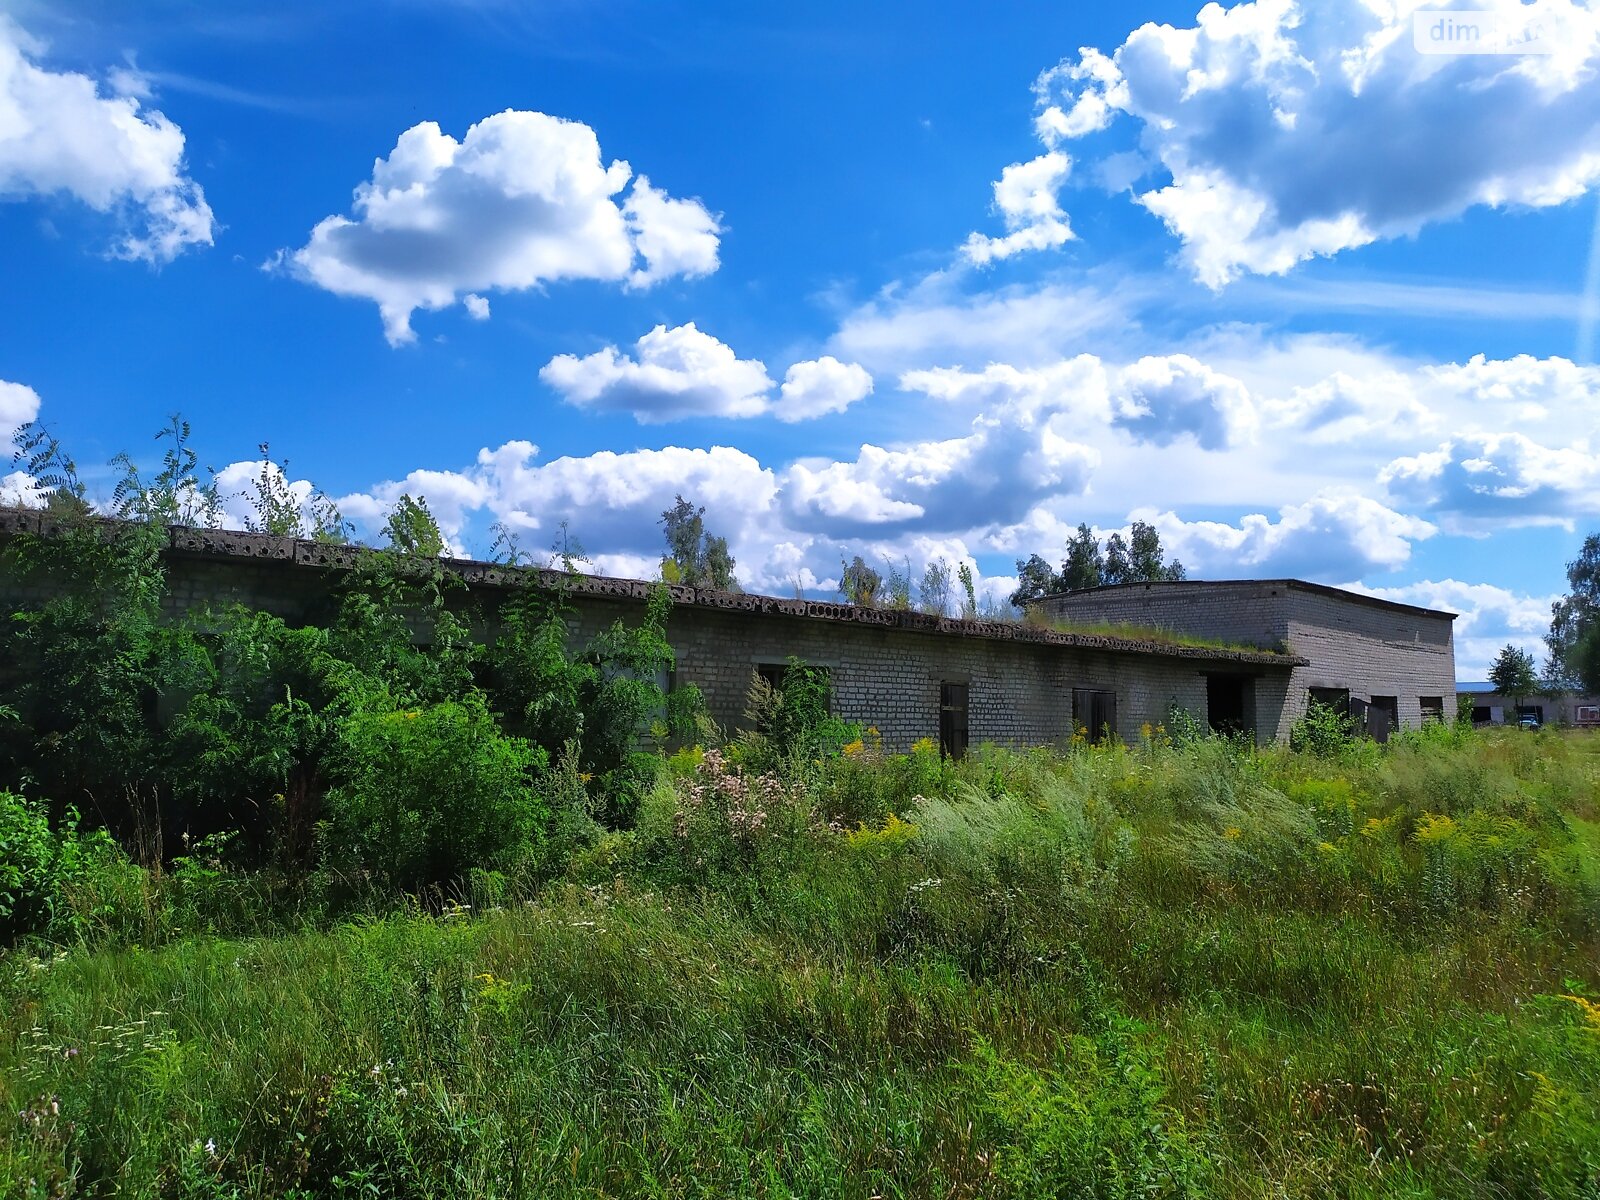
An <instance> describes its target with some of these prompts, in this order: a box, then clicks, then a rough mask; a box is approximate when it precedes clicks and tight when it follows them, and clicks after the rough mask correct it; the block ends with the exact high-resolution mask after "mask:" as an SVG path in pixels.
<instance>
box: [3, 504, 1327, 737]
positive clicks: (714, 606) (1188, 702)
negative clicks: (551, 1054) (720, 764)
mask: <svg viewBox="0 0 1600 1200" xmlns="http://www.w3.org/2000/svg"><path fill="white" fill-rule="evenodd" d="M43 531H44V532H48V530H43ZM33 532H41V526H40V517H39V515H38V514H37V513H33V512H28V511H25V510H0V540H3V539H4V538H5V537H6V536H8V535H15V534H17V533H33ZM360 553H362V552H361V551H358V550H356V549H354V548H350V547H338V546H325V545H321V544H319V543H315V542H307V541H298V540H295V539H291V538H276V537H269V536H266V535H260V534H245V533H234V532H225V531H213V530H193V529H173V530H172V531H171V533H170V540H169V545H168V550H167V563H168V592H167V596H166V599H165V604H166V606H167V608H168V611H169V612H170V613H171V614H172V615H174V616H176V615H179V614H180V613H183V612H185V611H188V610H191V609H193V608H196V607H199V606H201V605H203V604H212V605H220V604H226V603H232V602H239V603H243V604H246V605H249V606H251V607H254V608H259V609H262V610H264V611H267V612H272V613H276V614H278V615H280V616H282V617H284V618H285V619H288V620H308V619H318V618H320V617H321V616H322V615H324V613H325V612H326V608H327V605H328V602H329V598H330V596H331V595H332V593H333V590H334V588H335V587H336V586H337V581H338V578H339V575H340V573H341V571H342V570H343V569H344V568H347V567H349V566H351V565H353V564H354V562H355V561H356V559H357V557H358V555H359V554H360ZM445 566H446V569H447V570H449V571H451V572H453V573H455V574H456V575H457V576H459V577H460V578H461V580H462V581H463V582H464V583H465V584H466V585H467V586H466V587H465V588H463V589H461V590H460V592H459V594H458V595H457V597H456V603H458V604H460V605H461V606H462V608H463V610H464V611H466V612H467V613H468V614H469V615H470V616H471V617H472V619H473V620H474V623H475V625H476V626H477V628H478V629H479V630H480V632H481V633H482V634H483V635H484V636H490V635H492V631H493V627H494V624H495V612H496V611H497V609H498V606H499V604H500V602H501V601H502V600H503V599H504V597H505V596H506V595H507V594H508V589H510V588H512V587H516V586H522V585H526V584H532V585H534V586H554V585H556V584H557V583H560V584H561V585H562V586H563V587H564V588H565V590H566V591H567V594H568V598H569V601H570V603H571V605H572V608H573V611H574V617H573V619H572V626H573V632H574V635H575V637H577V638H580V639H587V638H588V637H589V636H592V635H593V634H594V633H596V632H598V631H599V630H601V629H603V628H605V627H607V626H609V625H610V624H611V622H612V621H614V620H618V619H620V620H623V621H624V622H627V621H630V620H634V619H637V617H638V614H639V612H640V610H641V608H642V606H643V602H644V600H645V599H646V597H647V596H648V595H649V592H650V589H651V588H652V587H653V586H659V585H651V584H647V583H642V582H638V581H633V580H622V579H606V578H600V577H594V576H578V577H575V578H564V577H561V576H558V575H555V574H554V573H551V572H543V571H537V570H526V571H524V570H517V569H514V568H508V567H504V566H501V565H498V564H494V563H482V562H470V561H457V560H447V561H446V562H445ZM6 587H7V588H8V590H7V592H6V593H5V594H4V595H0V602H3V603H5V604H6V605H8V606H11V607H19V606H22V605H25V604H27V603H30V602H33V601H36V600H38V599H40V598H41V596H42V594H43V592H42V591H41V590H39V588H38V587H37V586H36V587H35V588H34V589H33V590H32V591H29V590H26V589H23V588H21V587H19V586H18V583H17V581H15V580H9V581H6ZM668 591H669V592H670V593H671V595H672V598H673V601H674V605H673V609H672V613H671V616H670V618H669V621H668V639H669V640H670V642H671V643H672V646H673V648H674V650H675V652H676V654H677V672H676V681H677V683H679V684H680V685H681V684H686V683H694V684H696V685H697V686H698V687H699V688H700V689H701V690H702V691H703V692H704V694H705V697H706V701H707V705H708V707H709V710H710V713H711V715H712V717H713V719H715V720H716V721H717V722H718V723H719V724H721V725H723V726H724V727H725V728H734V727H737V726H738V725H739V724H740V722H741V719H742V716H743V712H744V708H745V700H746V696H747V695H748V692H749V688H750V682H751V676H752V674H753V673H754V672H755V670H756V669H757V667H759V666H761V665H762V664H766V663H771V664H781V663H783V662H784V661H785V660H786V659H788V658H789V657H790V656H794V657H798V658H801V659H804V660H805V661H807V662H810V663H814V664H817V665H820V666H825V667H827V668H828V670H829V675H830V679H831V685H832V694H833V706H834V711H835V713H836V714H837V715H839V716H841V717H844V718H846V719H848V720H856V721H861V722H863V723H865V724H871V725H874V726H876V727H877V729H878V730H879V732H880V733H881V734H882V736H883V740H884V744H885V745H886V746H888V747H889V748H891V749H905V748H906V747H908V746H909V745H910V744H911V743H912V742H914V741H916V740H917V739H919V738H937V737H938V736H939V710H940V685H941V684H945V683H953V684H963V685H965V686H966V695H967V709H966V713H967V732H968V737H969V739H970V741H971V742H972V743H973V744H977V743H980V742H985V741H993V742H1000V743H1006V744H1011V745H1022V746H1027V745H1043V744H1049V743H1053V742H1058V741H1060V740H1063V739H1066V738H1070V737H1071V736H1072V733H1073V729H1074V702H1073V692H1074V689H1082V690H1086V691H1096V692H1109V693H1113V694H1114V695H1115V697H1116V699H1115V720H1114V731H1115V732H1116V733H1118V734H1120V735H1121V736H1122V737H1124V738H1128V739H1132V738H1135V737H1137V736H1138V734H1139V731H1140V728H1141V726H1143V725H1144V724H1146V723H1149V724H1151V725H1155V724H1159V723H1160V722H1161V721H1163V720H1164V719H1165V717H1166V714H1167V711H1168V709H1169V707H1170V706H1171V705H1173V704H1177V705H1179V706H1181V707H1183V708H1186V709H1188V710H1189V711H1191V712H1195V713H1200V712H1203V710H1204V708H1205V702H1206V695H1207V691H1206V687H1207V676H1208V675H1214V674H1217V673H1225V674H1229V675H1240V676H1247V677H1249V678H1250V679H1251V680H1252V689H1253V696H1254V704H1255V709H1256V712H1257V713H1258V715H1259V727H1260V728H1261V729H1262V730H1263V732H1269V733H1270V732H1271V731H1278V730H1286V729H1287V728H1288V724H1287V722H1288V720H1289V719H1290V718H1288V717H1287V716H1286V713H1287V711H1288V708H1289V707H1290V706H1291V705H1292V703H1293V701H1294V698H1295V689H1294V687H1293V686H1292V682H1291V681H1292V678H1293V675H1292V673H1293V672H1296V671H1298V670H1299V669H1301V668H1302V667H1303V666H1304V665H1305V664H1304V663H1302V662H1301V661H1300V660H1298V659H1296V658H1294V657H1293V656H1290V655H1284V654H1280V653H1271V652H1234V651H1225V650H1211V649H1205V648H1196V647H1183V646H1173V645H1169V644H1164V643H1161V642H1154V641H1145V640H1140V639H1129V638H1118V637H1105V636H1101V635H1096V634H1071V633H1059V632H1054V631H1051V630H1048V629H1043V628H1039V627H1035V626H1032V625H1025V624H1014V623H1007V622H989V621H962V620H953V619H946V618H939V617H931V616H926V615H924V614H921V613H915V612H896V611H886V610H882V609H866V608H857V607H854V606H851V605H847V604H834V603H828V602H822V601H811V600H785V599H778V598H775V597H771V596H755V595H748V594H732V593H725V592H716V591H711V590H707V589H695V588H688V587H682V586H672V587H669V588H668Z"/></svg>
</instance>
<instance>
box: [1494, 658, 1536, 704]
mask: <svg viewBox="0 0 1600 1200" xmlns="http://www.w3.org/2000/svg"><path fill="white" fill-rule="evenodd" d="M1489 682H1490V683H1492V684H1494V690H1495V691H1497V692H1499V693H1500V694H1501V695H1502V696H1510V697H1511V699H1512V702H1513V703H1515V704H1519V705H1520V704H1521V703H1522V698H1523V697H1524V696H1526V695H1528V694H1529V693H1530V692H1532V691H1534V690H1536V689H1537V688H1538V686H1539V677H1538V674H1537V672H1536V671H1535V670H1534V665H1533V655H1532V654H1530V653H1528V651H1526V650H1522V649H1519V648H1518V647H1516V646H1513V645H1510V644H1509V643H1508V644H1507V645H1506V646H1505V647H1503V648H1502V649H1501V651H1500V653H1499V654H1498V655H1497V656H1496V657H1495V660H1494V665H1493V666H1492V667H1490V668H1489Z"/></svg>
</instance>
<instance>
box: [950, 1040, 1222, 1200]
mask: <svg viewBox="0 0 1600 1200" xmlns="http://www.w3.org/2000/svg"><path fill="white" fill-rule="evenodd" d="M1143 1037H1144V1031H1143V1030H1142V1029H1141V1028H1140V1026H1139V1025H1137V1024H1136V1023H1134V1022H1131V1021H1126V1020H1124V1019H1120V1018H1113V1019H1112V1020H1111V1021H1110V1022H1108V1023H1107V1026H1106V1028H1105V1029H1104V1030H1103V1031H1102V1032H1100V1033H1099V1035H1098V1036H1093V1037H1091V1036H1085V1035H1077V1036H1074V1037H1070V1038H1068V1039H1067V1040H1066V1041H1065V1042H1064V1044H1062V1045H1061V1047H1060V1049H1059V1050H1058V1052H1057V1054H1056V1055H1055V1057H1054V1061H1053V1062H1052V1063H1051V1064H1050V1065H1049V1066H1046V1067H1033V1066H1029V1065H1027V1064H1026V1063H1022V1062H1018V1061H1015V1060H1014V1059H1011V1058H1009V1057H1006V1056H1004V1055H1002V1054H1000V1053H999V1052H998V1051H997V1050H996V1049H995V1048H994V1047H993V1046H992V1045H990V1044H989V1043H988V1042H987V1041H984V1040H981V1039H980V1040H979V1041H978V1042H977V1044H976V1045H975V1046H974V1059H973V1061H972V1063H971V1064H970V1065H968V1067H967V1068H966V1077H967V1080H968V1082H969V1085H970V1086H971V1087H973V1088H974V1089H975V1090H976V1091H977V1092H978V1094H979V1097H980V1100H979V1111H980V1113H981V1114H982V1120H983V1123H984V1125H985V1126H986V1129H985V1132H986V1133H987V1134H988V1135H989V1136H990V1137H992V1138H993V1139H994V1141H995V1144H996V1149H995V1166H994V1173H995V1175H996V1176H998V1177H999V1179H1000V1180H1001V1181H1002V1183H1003V1184H1004V1189H1005V1191H1004V1194H1005V1195H1008V1196H1017V1197H1026V1198H1029V1200H1031V1198H1032V1197H1036V1196H1083V1197H1093V1198H1094V1200H1133V1198H1134V1197H1147V1196H1160V1197H1179V1196H1204V1195H1208V1194H1209V1193H1208V1191H1207V1190H1206V1188H1205V1187H1204V1184H1205V1183H1206V1182H1207V1180H1208V1177H1209V1175H1210V1171H1209V1170H1208V1168H1207V1162H1206V1158H1205V1156H1204V1155H1203V1154H1202V1153H1201V1152H1200V1148H1199V1147H1198V1146H1197V1145H1195V1143H1194V1142H1193V1141H1192V1140H1191V1138H1190V1137H1189V1135H1188V1132H1187V1130H1186V1129H1185V1126H1184V1121H1183V1118H1182V1116H1181V1115H1180V1114H1179V1113H1177V1112H1176V1111H1174V1110H1173V1109H1172V1108H1171V1107H1170V1106H1169V1105H1167V1104H1166V1103H1165V1101H1164V1095H1163V1086H1162V1082H1161V1070H1160V1067H1159V1065H1158V1064H1157V1063H1156V1062H1155V1061H1154V1060H1153V1056H1152V1055H1151V1054H1150V1052H1149V1051H1148V1049H1146V1047H1145V1045H1144V1042H1143V1040H1142V1039H1143Z"/></svg>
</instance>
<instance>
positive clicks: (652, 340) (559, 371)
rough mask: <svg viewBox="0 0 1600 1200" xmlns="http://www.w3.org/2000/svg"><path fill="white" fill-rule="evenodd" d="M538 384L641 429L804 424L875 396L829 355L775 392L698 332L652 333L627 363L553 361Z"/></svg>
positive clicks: (609, 350) (600, 355)
mask: <svg viewBox="0 0 1600 1200" xmlns="http://www.w3.org/2000/svg"><path fill="white" fill-rule="evenodd" d="M539 378H540V379H542V380H543V381H544V382H545V383H546V384H547V385H548V386H550V387H551V388H553V389H554V390H555V391H557V392H559V393H560V394H561V395H562V397H563V398H564V399H566V400H567V402H568V403H571V404H575V405H577V406H579V407H580V408H588V409H593V410H595V411H597V412H626V413H631V414H632V415H633V417H634V419H635V420H638V421H639V422H641V423H643V424H659V423H661V422H664V421H676V420H681V419H683V418H685V417H759V416H763V415H766V414H768V413H771V414H772V415H774V416H776V417H777V418H778V419H779V420H780V421H787V422H795V421H806V420H810V419H811V418H813V417H820V416H823V415H825V414H827V413H834V412H843V411H844V410H845V409H846V408H848V407H849V406H850V405H851V404H854V403H855V402H856V401H857V400H860V399H861V398H862V397H864V396H866V395H868V394H869V393H870V392H871V391H872V376H871V375H869V374H868V373H867V372H866V370H865V369H864V368H862V367H860V366H858V365H857V364H855V363H842V362H840V361H839V360H838V359H836V358H833V357H831V356H828V355H824V356H823V357H822V358H819V359H814V360H810V361H806V362H798V363H795V364H794V365H793V366H791V367H790V368H789V370H788V372H787V373H786V374H785V376H784V380H783V387H782V389H781V391H780V393H779V396H778V397H777V398H776V399H774V398H773V396H772V389H773V387H774V386H776V385H775V384H774V383H773V381H772V378H771V376H769V375H768V374H767V368H766V364H764V363H762V362H761V361H760V360H759V359H754V358H740V357H739V356H738V355H737V354H735V353H734V352H733V349H732V347H730V346H728V345H726V344H725V343H723V342H721V341H719V340H718V339H717V338H715V337H713V336H712V335H711V334H709V333H706V332H705V331H704V330H701V329H699V328H697V327H696V326H695V323H694V322H693V321H690V322H689V323H688V324H686V325H678V326H675V327H674V328H671V329H668V328H667V327H666V326H665V325H657V326H656V327H655V328H654V329H652V330H651V331H650V332H649V333H647V334H645V335H644V336H643V337H641V338H640V339H639V340H638V341H637V342H635V343H634V347H633V354H632V355H631V356H630V355H628V354H624V353H622V352H621V351H619V350H618V349H617V348H616V347H615V346H607V347H605V348H604V349H602V350H597V351H596V352H595V353H593V354H588V355H585V356H584V357H582V358H579V357H578V356H576V355H573V354H558V355H557V356H556V357H555V358H552V359H551V360H550V361H549V362H548V363H546V364H545V365H544V367H543V368H542V369H541V370H540V372H539Z"/></svg>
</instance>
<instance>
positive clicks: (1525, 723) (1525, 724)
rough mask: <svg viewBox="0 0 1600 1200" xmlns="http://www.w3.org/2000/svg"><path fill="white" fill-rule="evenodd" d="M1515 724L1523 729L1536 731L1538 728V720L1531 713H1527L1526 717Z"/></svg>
mask: <svg viewBox="0 0 1600 1200" xmlns="http://www.w3.org/2000/svg"><path fill="white" fill-rule="evenodd" d="M1517 724H1518V725H1520V726H1522V728H1524V729H1537V728H1539V718H1538V717H1536V716H1534V715H1533V714H1532V713H1529V714H1528V715H1527V716H1525V717H1523V718H1522V719H1521V720H1520V721H1518V722H1517Z"/></svg>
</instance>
